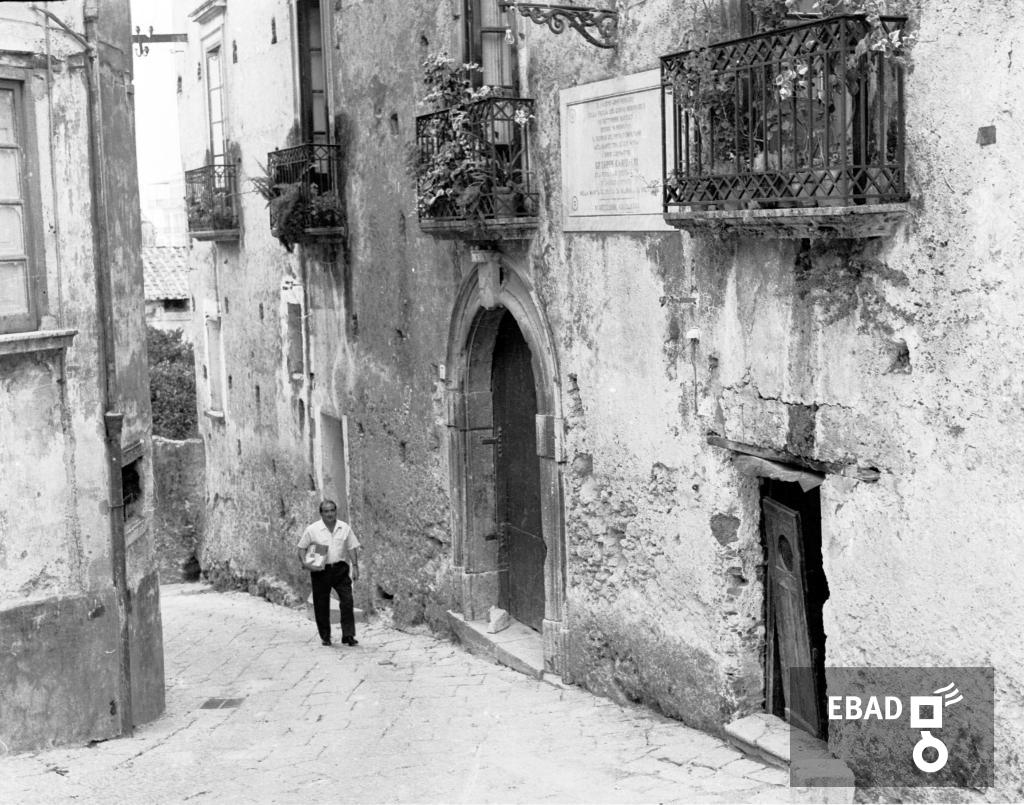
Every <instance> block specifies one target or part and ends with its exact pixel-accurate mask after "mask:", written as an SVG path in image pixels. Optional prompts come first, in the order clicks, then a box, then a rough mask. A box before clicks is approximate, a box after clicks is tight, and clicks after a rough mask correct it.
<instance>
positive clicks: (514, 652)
mask: <svg viewBox="0 0 1024 805" xmlns="http://www.w3.org/2000/svg"><path fill="white" fill-rule="evenodd" d="M448 623H449V625H450V626H451V627H452V631H453V632H455V636H456V637H457V638H458V640H459V642H460V643H462V644H463V645H464V646H465V647H466V648H468V649H469V650H470V651H472V652H473V653H474V654H481V655H483V656H485V657H489V658H490V659H492V660H494V661H495V662H497V663H499V664H501V665H507V666H508V667H509V668H511V669H513V670H514V671H518V672H519V673H521V674H526V675H527V676H532V677H533V678H534V679H544V680H546V681H549V682H551V683H553V684H558V683H560V680H559V679H558V677H556V676H554V675H553V674H550V673H545V671H544V641H543V639H542V638H541V636H540V634H539V633H538V632H535V631H534V630H533V629H531V628H530V627H529V626H525V625H523V624H522V623H519V621H516V620H513V621H512V622H511V623H510V625H509V626H508V628H507V629H502V630H501V631H500V632H497V633H495V634H491V633H489V632H488V631H487V622H486V621H467V620H466V619H465V618H464V617H463V616H462V614H461V613H459V612H452V611H450V610H449V612H448Z"/></svg>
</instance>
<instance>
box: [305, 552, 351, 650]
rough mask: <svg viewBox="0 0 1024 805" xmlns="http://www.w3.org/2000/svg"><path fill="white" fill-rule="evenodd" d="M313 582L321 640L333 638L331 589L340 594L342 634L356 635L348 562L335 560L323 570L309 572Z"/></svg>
mask: <svg viewBox="0 0 1024 805" xmlns="http://www.w3.org/2000/svg"><path fill="white" fill-rule="evenodd" d="M309 577H310V579H311V580H312V582H313V615H314V616H315V617H316V630H317V631H318V632H319V633H320V639H321V640H330V639H331V590H332V589H333V590H334V591H335V592H336V593H337V594H338V604H339V606H340V609H341V636H342V637H343V638H345V637H355V636H356V619H355V613H354V612H353V611H352V578H351V576H349V574H348V562H335V563H334V564H333V565H326V566H325V567H324V569H323V570H318V571H316V572H313V573H310V574H309Z"/></svg>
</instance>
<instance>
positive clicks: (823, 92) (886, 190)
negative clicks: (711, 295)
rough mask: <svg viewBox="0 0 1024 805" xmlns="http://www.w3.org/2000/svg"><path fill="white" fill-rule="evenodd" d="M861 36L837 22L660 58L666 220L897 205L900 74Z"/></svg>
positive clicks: (854, 21)
mask: <svg viewBox="0 0 1024 805" xmlns="http://www.w3.org/2000/svg"><path fill="white" fill-rule="evenodd" d="M905 23H906V18H905V17H882V18H881V22H880V24H881V26H882V30H883V31H884V32H885V33H886V34H889V33H893V32H897V31H901V30H902V28H903V26H904V24H905ZM868 31H869V27H868V22H867V19H866V17H865V16H863V15H842V16H836V17H829V18H827V19H818V20H813V21H810V22H804V23H800V24H797V25H793V26H791V27H788V28H782V29H778V30H775V31H769V32H767V33H762V34H757V35H755V36H749V37H745V38H742V39H736V40H732V41H729V42H723V43H721V44H717V45H711V46H709V47H707V48H703V49H701V50H693V51H686V52H683V53H676V54H673V55H669V56H664V57H662V59H661V69H662V85H663V88H664V93H665V95H664V98H665V100H664V110H665V111H664V115H663V123H664V132H663V134H664V137H665V153H664V167H665V171H664V174H665V175H664V197H663V201H664V209H665V212H666V213H668V212H672V211H675V210H679V209H680V208H691V209H696V210H700V209H705V210H715V209H773V208H778V207H795V206H806V207H813V206H849V205H862V204H880V203H889V202H899V201H905V200H906V199H907V193H906V189H905V184H904V181H905V179H904V145H905V120H904V94H903V65H902V63H901V62H900V60H898V59H894V58H885V57H884V56H883V54H882V53H880V52H876V51H871V50H868V51H867V52H860V51H858V43H860V42H861V41H862V40H863V38H864V37H865V35H866V34H867V33H868Z"/></svg>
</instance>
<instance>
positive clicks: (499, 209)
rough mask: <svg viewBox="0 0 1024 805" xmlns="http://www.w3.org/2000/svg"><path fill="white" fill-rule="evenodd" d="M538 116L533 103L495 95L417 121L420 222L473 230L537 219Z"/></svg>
mask: <svg viewBox="0 0 1024 805" xmlns="http://www.w3.org/2000/svg"><path fill="white" fill-rule="evenodd" d="M533 111H534V102H533V100H532V99H528V98H510V97H500V96H494V97H490V98H486V99H483V100H479V101H474V102H472V103H469V104H467V105H465V106H462V107H459V108H455V109H445V110H442V111H440V112H432V113H430V114H425V115H420V116H419V117H417V118H416V148H417V150H416V166H415V167H416V178H417V188H416V189H417V200H418V204H417V209H418V213H419V219H420V222H421V223H426V222H436V223H437V224H439V225H440V224H443V223H445V222H447V223H451V224H454V225H468V226H472V225H474V224H501V223H502V222H503V221H510V220H511V219H523V218H531V217H533V216H535V215H536V214H537V191H536V190H535V189H534V186H533V179H532V175H531V170H530V137H529V132H528V125H529V122H530V121H531V120H532V119H533Z"/></svg>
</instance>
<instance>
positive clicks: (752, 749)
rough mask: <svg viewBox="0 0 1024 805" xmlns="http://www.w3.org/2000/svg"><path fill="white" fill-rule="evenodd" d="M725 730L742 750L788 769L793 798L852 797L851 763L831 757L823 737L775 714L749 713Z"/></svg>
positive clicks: (833, 800)
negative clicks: (793, 724) (810, 732)
mask: <svg viewBox="0 0 1024 805" xmlns="http://www.w3.org/2000/svg"><path fill="white" fill-rule="evenodd" d="M725 734H726V736H727V737H728V740H729V743H731V744H732V745H733V746H735V747H736V748H737V749H739V750H740V751H741V752H744V753H746V754H747V755H750V756H751V757H754V758H757V759H758V760H760V761H762V762H764V763H768V764H770V765H772V766H777V767H778V768H780V769H785V770H786V771H788V772H790V785H791V786H792V788H791V789H790V792H791V795H792V801H794V802H827V803H847V802H853V801H854V793H855V788H854V778H853V772H852V771H851V770H850V767H849V766H847V765H846V763H844V762H843V761H842V760H840V759H839V758H836V757H834V756H833V755H832V753H831V752H829V751H828V744H826V743H825V742H824V741H822V740H820V739H818V738H815V737H814V736H812V735H808V734H807V733H806V732H804V731H803V730H801V729H798V728H796V727H793V726H792V725H790V724H788V723H786V722H785V721H783V720H782V719H781V718H779V717H778V716H775V715H772V714H770V713H752V714H751V715H749V716H744V717H743V718H739V719H736V720H735V721H733V722H731V723H730V724H726V725H725ZM794 758H795V759H794Z"/></svg>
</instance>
